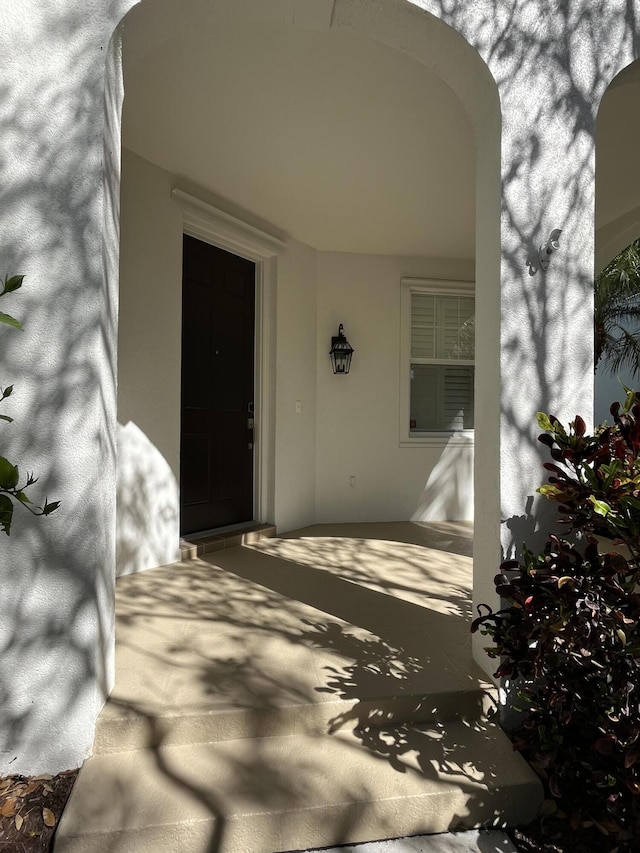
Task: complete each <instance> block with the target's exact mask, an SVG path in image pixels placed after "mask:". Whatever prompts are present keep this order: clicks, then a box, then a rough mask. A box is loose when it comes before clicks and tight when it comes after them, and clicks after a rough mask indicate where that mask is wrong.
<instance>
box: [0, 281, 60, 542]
mask: <svg viewBox="0 0 640 853" xmlns="http://www.w3.org/2000/svg"><path fill="white" fill-rule="evenodd" d="M23 279H24V276H22V275H14V276H11V277H10V278H9V277H8V276H7V277H5V279H4V282H2V290H1V291H0V297H1V296H6V295H7V294H10V293H13V292H14V291H16V290H18V289H19V288H20V287H22V282H23ZM0 323H4V324H5V325H7V326H13V328H15V329H19V330H20V331H22V324H21V323H20V322H19V321H18V320H16V319H15V317H12V316H11V315H10V314H5V313H4V312H2V311H0ZM12 392H13V385H8V386H7V387H6V388H0V403H1V402H2V401H3V400H6V399H7V397H10V396H11V394H12ZM0 419H1V420H3V421H6V422H8V423H11V422H12V418H10V417H9V416H8V415H0ZM35 482H37V478H36V477H34V476H33V474H27V475H26V476H24V477H22V478H21V477H20V471H19V470H18V466H17V465H14V464H13V463H12V462H9V460H8V459H6V458H5V457H4V456H0V530H2V531H3V532H4V533H6V534H7V536H8V535H9V534H10V532H11V522H12V520H13V507H14V505H15V504H21V505H22V506H24V507H26V508H27V509H28V510H29V512H31V513H32V514H33V515H51V513H52V512H55V511H56V509H57V508H58V506H59V501H47V500H45V502H44V505H43V506H37V505H36V504H33V503H32V502H31V499H30V498H29V497H28V495H27V494H26V490H27V489H28V488H29V487H30V486H32V485H33V484H34V483H35Z"/></svg>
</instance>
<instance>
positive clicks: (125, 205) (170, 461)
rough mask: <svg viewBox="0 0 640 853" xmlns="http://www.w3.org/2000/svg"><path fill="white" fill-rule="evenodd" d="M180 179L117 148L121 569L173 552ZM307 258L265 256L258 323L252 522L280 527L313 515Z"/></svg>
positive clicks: (311, 311) (296, 249)
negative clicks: (259, 478) (261, 427)
mask: <svg viewBox="0 0 640 853" xmlns="http://www.w3.org/2000/svg"><path fill="white" fill-rule="evenodd" d="M178 183H180V182H179V180H178V178H177V177H176V176H175V175H172V174H170V173H169V172H167V171H165V170H164V169H161V168H159V167H158V166H156V165H154V164H152V163H150V162H149V161H147V160H144V159H143V158H141V157H139V156H137V155H136V154H134V153H133V152H130V151H127V150H126V149H125V151H124V152H123V179H122V201H121V206H122V214H121V228H122V238H121V261H120V293H121V297H120V326H119V363H118V526H117V547H118V573H119V574H126V573H129V572H132V571H138V570H140V569H147V568H151V567H152V566H156V565H162V564H163V563H170V562H172V561H173V560H176V559H178V553H177V544H178V539H179V495H178V486H177V483H178V482H179V477H180V359H181V355H180V341H181V287H182V233H183V222H182V211H181V209H180V207H179V205H178V204H176V202H175V201H173V200H172V198H171V189H172V188H173V187H174V186H176V184H178ZM193 191H194V192H195V191H196V189H193ZM200 194H201V195H204V196H206V193H205V192H204V191H203V190H200ZM315 258H316V253H315V251H314V250H313V249H311V248H309V247H308V246H305V245H304V244H302V243H299V242H296V241H295V240H291V241H289V242H288V245H287V249H286V250H285V251H284V252H283V253H282V254H281V255H280V256H279V257H278V259H277V261H276V262H275V268H276V280H277V284H276V297H275V311H274V317H273V318H265V323H270V324H271V326H272V328H270V330H269V334H270V335H271V336H272V338H275V336H276V335H277V334H278V330H280V334H279V337H278V339H277V341H278V343H277V347H276V350H277V354H276V359H275V364H274V365H273V368H274V370H273V375H272V376H271V394H272V395H273V399H274V401H275V405H274V406H273V411H274V415H273V428H274V431H275V438H274V442H275V443H274V446H273V448H272V451H271V452H272V453H273V455H274V459H273V460H271V461H270V464H269V465H268V466H267V467H268V469H269V470H270V476H271V477H272V478H273V487H272V490H271V491H272V495H273V496H272V499H271V501H269V502H268V506H267V507H266V510H265V511H266V515H265V518H264V519H262V520H264V521H270V522H273V523H275V524H277V526H278V528H279V529H281V530H290V529H292V528H294V527H298V526H302V525H304V524H309V523H311V522H312V521H313V520H314V513H315V412H316V409H315V369H316V363H315V358H316V355H315V329H316V306H315ZM276 377H277V381H276ZM296 400H300V402H301V408H302V411H301V413H300V414H297V413H296V410H295V401H296ZM267 491H268V490H267Z"/></svg>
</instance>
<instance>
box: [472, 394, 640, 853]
mask: <svg viewBox="0 0 640 853" xmlns="http://www.w3.org/2000/svg"><path fill="white" fill-rule="evenodd" d="M611 413H612V415H613V419H614V423H613V425H612V426H610V427H603V428H599V429H597V430H595V432H594V433H593V435H588V434H587V433H586V429H585V424H584V421H583V420H582V418H580V417H576V419H575V420H574V421H573V422H572V423H571V424H570V425H569V428H568V429H565V427H564V426H563V425H562V424H561V423H560V422H559V421H558V420H557V419H556V418H554V417H552V416H546V415H543V414H540V415H539V416H538V423H539V424H540V426H541V427H542V428H543V429H544V430H545V433H544V434H543V435H541V436H540V441H541V442H542V443H543V444H545V445H546V446H547V447H548V448H549V450H550V453H551V457H552V459H553V462H551V463H546V465H545V468H546V469H547V470H548V471H549V472H550V476H549V479H548V483H547V484H545V485H543V486H542V487H541V488H540V489H539V491H540V492H541V493H542V494H543V495H545V496H546V497H547V498H549V499H551V500H554V501H557V502H558V505H559V506H558V508H559V513H560V516H561V520H562V521H563V522H564V523H566V524H567V526H568V528H569V532H570V533H571V534H573V536H572V538H573V540H574V541H573V543H572V542H570V541H565V540H564V539H561V538H559V537H556V536H551V537H550V539H549V542H548V543H547V546H546V547H545V549H544V552H543V553H542V554H534V553H532V552H531V551H529V550H527V549H526V548H525V549H524V556H523V559H522V560H508V561H506V562H504V563H503V564H502V565H501V566H500V573H499V574H498V575H497V577H496V578H495V585H496V591H497V593H498V594H499V595H500V597H501V599H502V601H503V603H504V605H505V606H504V607H503V608H502V609H501V610H499V611H497V612H493V611H492V610H491V609H490V608H489V607H488V606H486V605H481V607H480V608H479V617H478V618H477V619H476V620H475V621H474V623H473V626H472V630H473V631H477V630H480V631H482V633H484V634H486V635H488V636H490V637H491V638H492V640H493V643H494V645H493V646H492V647H490V648H489V649H487V651H488V653H489V655H490V656H492V657H494V658H499V659H500V664H499V666H498V669H497V670H496V673H495V675H496V676H497V677H503V678H508V679H509V680H510V682H511V683H512V684H514V685H515V690H516V697H517V698H516V699H515V700H514V703H515V704H518V705H519V706H520V707H519V710H521V711H522V714H523V716H522V717H521V722H520V724H519V727H518V728H517V729H516V730H515V731H514V733H513V737H514V743H515V746H516V747H517V748H518V749H519V750H520V751H521V752H522V754H523V755H524V757H525V758H526V759H527V760H528V761H529V762H530V763H531V764H532V765H533V766H534V767H536V769H537V770H538V771H539V773H540V775H541V776H542V779H543V781H544V783H545V785H546V788H547V795H548V797H549V799H550V801H551V802H552V804H555V808H556V814H557V815H558V816H560V817H561V818H566V820H568V821H569V822H570V825H571V828H572V829H574V830H578V829H580V828H584V827H593V828H594V831H595V830H597V831H599V832H600V833H602V835H603V836H607V837H608V839H609V841H610V844H609V846H605V845H604V844H603V846H602V849H603V850H604V849H607V850H609V849H614V848H615V849H617V850H626V849H628V850H632V849H637V847H636V848H634V847H633V844H634V843H635V844H637V839H638V838H640V595H639V594H638V591H637V586H638V580H639V566H640V562H639V557H640V394H638V393H636V392H632V391H628V392H627V399H626V401H625V404H624V406H620V404H617V403H616V404H614V405H613V406H612V407H611ZM596 537H600V539H597V538H596ZM603 541H604V542H606V543H607V547H604V548H603V547H602V543H603ZM552 808H553V805H552ZM633 839H635V842H634V841H633ZM630 845H631V846H630Z"/></svg>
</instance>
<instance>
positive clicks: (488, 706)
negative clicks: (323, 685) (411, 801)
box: [93, 682, 495, 754]
mask: <svg viewBox="0 0 640 853" xmlns="http://www.w3.org/2000/svg"><path fill="white" fill-rule="evenodd" d="M314 698H315V699H316V700H317V701H315V702H313V703H303V704H300V703H292V704H288V705H280V706H279V705H276V704H273V705H272V706H271V707H262V708H233V707H229V708H220V707H213V706H208V707H198V706H192V707H189V706H188V705H186V706H185V704H182V705H181V706H180V707H178V706H176V707H165V708H163V709H162V711H161V713H159V712H158V709H157V708H155V707H154V706H153V705H149V706H148V707H145V706H144V705H141V704H136V705H132V704H131V703H126V702H118V701H117V699H116V700H114V699H111V700H110V701H109V702H107V705H106V706H105V708H104V709H103V711H102V713H101V714H100V716H99V717H98V722H97V725H96V734H95V740H94V744H93V752H94V754H109V753H116V752H127V751H128V750H132V749H134V750H135V749H144V748H145V747H147V746H148V745H149V744H151V743H157V742H158V741H159V740H161V741H162V743H163V744H164V745H165V746H179V745H187V744H198V743H212V742H218V741H225V740H238V739H240V738H248V737H277V736H282V735H295V734H309V735H322V734H324V733H326V732H330V731H332V730H333V729H334V728H335V727H336V726H337V725H338V726H340V725H344V723H345V722H346V721H352V723H353V724H354V725H358V726H360V727H362V728H364V727H366V728H380V727H381V726H390V725H402V724H416V723H417V724H420V723H430V722H437V721H447V720H465V721H469V722H471V721H476V720H480V719H482V718H484V717H486V716H487V714H489V713H490V712H492V711H493V710H494V709H495V690H494V688H493V687H492V686H490V685H489V684H488V683H487V682H477V683H473V682H470V683H469V686H468V687H464V688H460V689H458V690H444V691H440V692H438V691H435V692H430V693H428V694H427V695H420V696H416V695H409V696H380V697H375V698H374V697H372V698H369V699H362V700H360V701H358V702H356V703H355V704H354V702H353V700H351V699H349V700H347V699H333V698H329V697H327V696H326V694H325V696H324V697H323V695H322V694H320V693H317V694H316V696H315V697H314ZM323 698H324V701H322V699H323Z"/></svg>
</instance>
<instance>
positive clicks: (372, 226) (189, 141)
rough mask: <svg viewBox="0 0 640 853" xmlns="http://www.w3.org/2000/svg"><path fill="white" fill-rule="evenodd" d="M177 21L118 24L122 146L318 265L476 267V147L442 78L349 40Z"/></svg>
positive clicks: (326, 33) (250, 23)
mask: <svg viewBox="0 0 640 853" xmlns="http://www.w3.org/2000/svg"><path fill="white" fill-rule="evenodd" d="M261 2H264V3H270V2H274V0H261ZM176 5H177V6H179V7H181V16H182V17H181V19H180V26H179V27H177V28H176V30H175V31H174V32H171V31H170V28H168V25H167V26H165V27H164V29H163V28H162V27H161V26H158V21H157V19H156V20H154V16H158V15H162V14H163V12H162V10H163V9H164V8H168V7H167V5H166V4H161V3H157V4H155V3H147V4H143V5H142V6H139V7H136V8H134V9H133V11H132V12H131V13H130V14H129V15H128V16H127V18H126V19H125V22H124V28H123V45H124V71H125V105H124V120H123V146H125V147H126V148H129V149H131V150H133V151H134V152H136V153H137V154H139V155H140V156H142V157H144V158H146V159H147V160H150V161H151V162H153V163H156V164H157V165H159V166H161V167H163V168H164V169H167V170H168V171H170V172H172V173H174V174H175V175H177V176H179V178H181V179H183V180H185V181H188V182H190V183H191V184H195V185H197V186H200V187H202V188H203V189H205V190H208V191H210V192H211V193H214V194H215V195H216V196H217V197H219V198H223V199H227V200H229V202H231V203H232V204H233V205H234V206H235V207H236V208H241V209H243V210H244V211H246V212H247V213H248V214H250V215H252V216H254V217H256V218H258V219H260V220H262V221H263V222H266V223H270V224H271V225H272V226H273V227H274V228H275V229H278V230H281V231H284V232H286V233H287V234H289V235H291V236H292V237H294V238H296V239H298V240H301V241H302V242H304V243H307V244H308V245H311V246H313V247H314V248H316V249H319V250H325V251H346V252H366V253H377V254H394V255H426V256H432V257H438V258H473V256H474V231H475V211H474V207H475V188H474V183H475V177H474V145H475V143H474V139H473V131H472V127H471V124H470V122H469V120H468V118H467V116H466V114H465V112H464V110H463V108H462V105H461V104H460V102H459V100H458V99H457V98H456V96H455V95H454V94H453V92H452V91H451V90H450V89H449V88H448V86H447V85H446V84H445V83H444V82H443V81H442V80H441V79H440V78H439V77H437V76H435V75H434V74H433V73H432V72H430V71H428V70H427V69H426V68H424V67H423V66H422V65H421V64H419V63H418V62H416V61H415V60H413V59H411V58H409V57H407V56H404V55H403V54H401V53H400V52H398V51H395V50H393V49H391V48H389V47H388V46H385V45H383V44H380V43H378V42H374V41H372V40H369V39H367V38H365V37H363V36H360V35H358V34H357V33H353V32H350V31H347V30H335V29H329V28H327V27H324V28H323V27H319V28H315V29H314V28H304V27H301V26H297V25H295V24H294V23H291V22H283V21H277V20H273V19H260V17H259V16H253V17H251V16H242V15H239V14H238V15H234V14H229V13H227V14H225V15H219V16H218V17H215V16H202V17H201V18H199V17H198V13H197V11H196V10H197V8H198V5H197V4H195V5H194V4H190V3H185V4H176ZM245 5H246V4H245ZM190 10H191V11H190ZM190 14H191V15H192V16H193V19H192V20H191V21H185V16H188V15H190Z"/></svg>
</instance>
